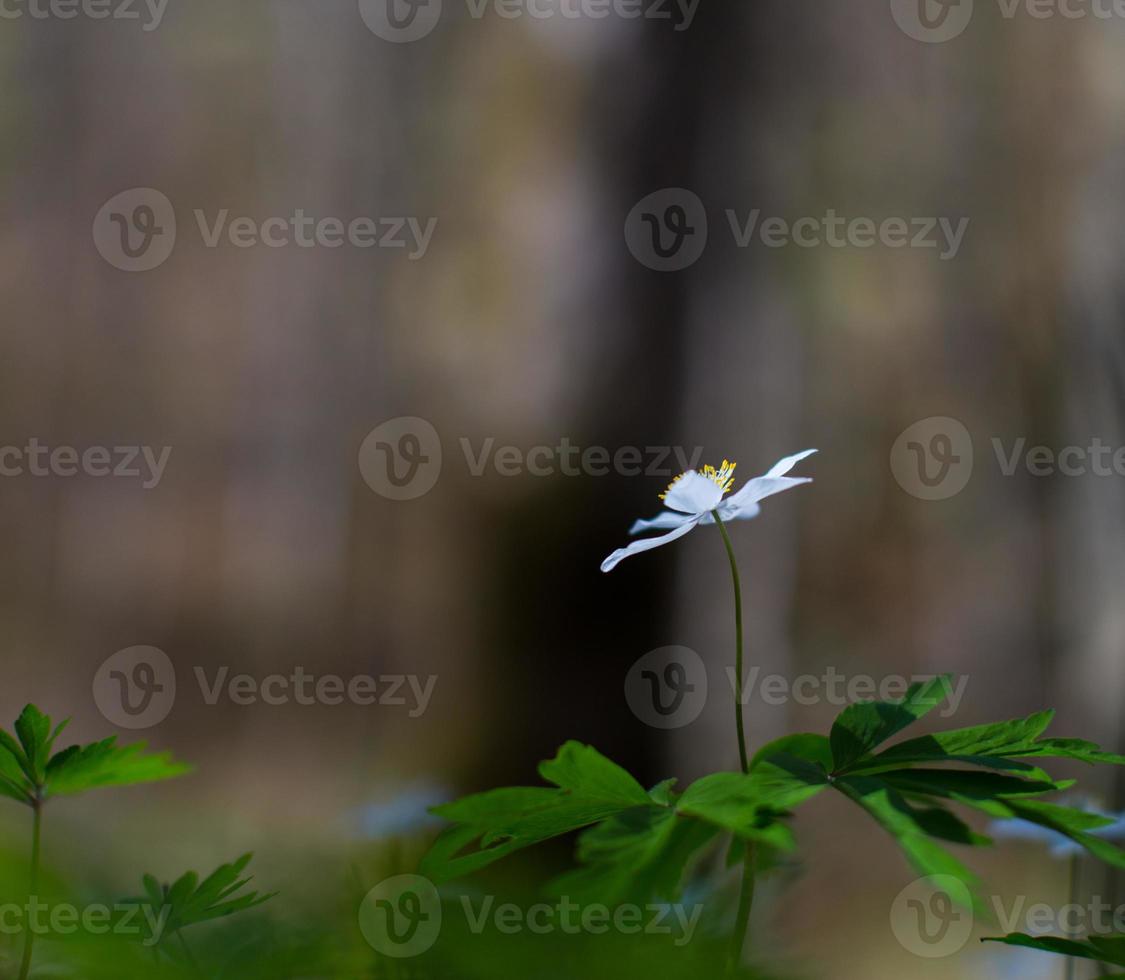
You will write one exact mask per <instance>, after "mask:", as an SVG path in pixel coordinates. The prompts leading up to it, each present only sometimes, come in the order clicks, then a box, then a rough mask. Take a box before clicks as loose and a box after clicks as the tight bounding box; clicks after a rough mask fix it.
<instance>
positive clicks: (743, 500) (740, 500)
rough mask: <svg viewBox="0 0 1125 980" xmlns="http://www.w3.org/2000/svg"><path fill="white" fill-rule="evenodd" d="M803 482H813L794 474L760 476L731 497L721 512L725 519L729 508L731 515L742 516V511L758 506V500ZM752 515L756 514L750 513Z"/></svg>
mask: <svg viewBox="0 0 1125 980" xmlns="http://www.w3.org/2000/svg"><path fill="white" fill-rule="evenodd" d="M803 483H812V480H810V479H809V478H808V477H799V478H798V477H793V476H759V477H755V478H754V479H753V480H750V481H749V482H748V483H747V484H746V486H744V487H743V488H742V489H741V490H739V491H738V493H736V494H735V495H734V496H733V497H731V498H729V499H728V500H727V501H726V503H725V504H724V505H723V508H724V509H723V510H720V511H719V513H720V514H722V516H723V518H724V519H725V518H726V516H727V513H726V511H727V510H728V509H729V512H730V516H731V517H736V518H737V517H741V516H742V512H743V511H745V510H747V509H748V508H751V507H756V506H757V504H758V501H760V500H765V499H766V497H772V496H773V495H774V494H775V493H781V492H783V491H785V490H792V489H793V488H794V487H799V486H801V484H803ZM749 516H750V517H753V516H755V515H754V514H750V515H749Z"/></svg>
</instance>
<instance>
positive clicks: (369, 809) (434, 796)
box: [349, 781, 453, 840]
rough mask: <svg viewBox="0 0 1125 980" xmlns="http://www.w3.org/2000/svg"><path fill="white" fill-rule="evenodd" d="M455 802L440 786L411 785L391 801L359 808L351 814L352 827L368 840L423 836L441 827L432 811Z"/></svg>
mask: <svg viewBox="0 0 1125 980" xmlns="http://www.w3.org/2000/svg"><path fill="white" fill-rule="evenodd" d="M452 798H453V797H452V794H451V793H450V792H449V790H448V789H447V788H446V787H444V786H441V785H438V784H437V783H429V782H424V781H423V782H417V783H412V784H410V785H409V786H406V787H405V788H404V789H402V790H401V791H400V792H399V793H397V794H396V795H395V796H393V797H391V799H389V800H385V801H383V802H379V803H368V804H366V805H365V806H361V807H356V808H355V809H354V810H352V811H351V813H350V814H349V823H350V824H351V826H352V829H353V831H354V833H355V834H356V836H358V837H361V838H364V839H366V840H389V839H392V838H395V837H407V836H410V835H412V834H421V833H425V832H426V831H430V830H435V829H437V828H439V827H441V826H442V821H441V820H440V819H439V818H437V817H435V816H434V815H433V814H431V813H429V809H430V807H432V806H437V805H438V804H440V803H448V802H449V801H450V800H451V799H452Z"/></svg>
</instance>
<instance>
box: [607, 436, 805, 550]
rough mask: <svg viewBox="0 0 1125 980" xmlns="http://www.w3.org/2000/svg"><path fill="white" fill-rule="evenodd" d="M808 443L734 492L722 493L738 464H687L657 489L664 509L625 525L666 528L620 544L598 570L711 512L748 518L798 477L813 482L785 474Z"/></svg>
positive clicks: (672, 536) (708, 518) (707, 518)
mask: <svg viewBox="0 0 1125 980" xmlns="http://www.w3.org/2000/svg"><path fill="white" fill-rule="evenodd" d="M815 452H816V450H815V449H808V450H806V451H805V452H803V453H798V454H797V455H796V456H786V457H785V459H783V460H781V461H780V462H779V463H778V464H777V465H776V466H774V467H773V469H771V470H770V471H769V472H768V473H767V474H766V475H765V476H759V477H755V478H754V479H753V480H750V481H749V482H748V483H746V485H745V486H743V487H742V489H741V490H739V491H738V492H737V493H735V494H733V495H731V496H730V497H728V496H727V494H728V493H730V491H731V489H732V488H733V487H734V469H735V466H736V465H737V464H735V463H731V462H729V461H727V460H723V465H722V466H720V467H719V468H718V469H715V467H713V466H705V467H704V468H703V470H702V471H698V470H688V472H687V473H684V474H682V475H681V476H678V477H676V479H675V480H673V481H672V483H671V485H670V486H669V487H668V492H667V493H664V494H661V497H660V499H661V500H663V501H664V507H665V509H664V510H663V511H662V512H661V513H660V514H658V515H657V516H656V517H654V518H652V519H651V520H647V521H637V522H636V523H635V524H634V525H633V526H632V528H630V529H629V533H630V534H640V533H642V532H644V531H663V530H667V531H669V532H670V533H668V534H664V535H661V536H660V537H655V538H641V539H640V540H639V541H634V542H633V543H632V544H630V545H628V546H627V547H625V548H619V549H618V550H617V551H615V552H614V553H613V554H612V555H610V556H609V557H608V558H607V559H606V560H605V561H604V562H602V571H603V572H612V571H613V570H614V569H615V568H616V567H617V566H618V565H619V564H621V562H622V561H624V560H625V559H626V558H628V557H630V556H631V555H639V554H640V553H641V552H642V551H651V550H652V549H653V548H659V547H660V546H661V545H665V544H671V543H672V542H673V541H675V540H676V539H677V538H682V537H683V536H684V535H685V534H687V533H688V532H689V531H694V530H695V528H696V527H698V526H699V525H700V524H714V523H715V520H716V518H718V520H720V521H722V522H724V523H725V522H726V521H748V520H750V519H751V518H754V517H757V516H758V514H759V513H761V510H762V508H761V507H760V506H759V501H761V500H764V499H765V498H766V497H772V496H773V495H774V494H775V493H781V492H782V491H783V490H792V489H793V487H799V486H800V485H801V484H802V483H812V480H810V479H808V478H807V477H791V476H786V475H785V474H786V473H788V472H789V471H790V470H791V469H793V467H794V466H796V465H797V464H798V463H799V462H801V460H803V459H806V458H807V457H809V456H811V455H812V454H813V453H815Z"/></svg>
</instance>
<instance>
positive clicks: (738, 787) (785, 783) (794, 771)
mask: <svg viewBox="0 0 1125 980" xmlns="http://www.w3.org/2000/svg"><path fill="white" fill-rule="evenodd" d="M827 786H828V777H827V775H826V773H825V772H824V770H823V769H822V768H821V767H820V766H819V765H817V764H815V763H811V762H808V761H806V760H804V759H799V758H797V757H796V756H788V755H785V754H783V753H776V754H774V755H772V756H771V757H770V758H769V759H768V760H761V759H759V760H756V765H755V767H754V769H753V770H752V771H751V772H750V774H749V775H744V774H742V773H735V772H720V773H715V774H713V775H711V776H704V777H703V778H702V779H700V780H699V781H697V782H695V783H693V784H692V785H691V786H690V787H689V788H688V790H687V792H685V793H684V795H683V796H682V797H680V799H679V801H678V802H677V804H676V810H677V812H679V813H681V814H684V815H686V816H691V817H697V818H699V819H701V820H706V821H708V822H709V823H713V824H715V825H716V826H718V827H722V828H723V829H724V830H729V831H730V832H731V833H734V834H736V835H738V836H739V837H742V838H745V839H747V840H754V841H761V842H762V843H765V844H769V845H770V846H771V847H776V848H778V849H779V850H792V849H793V846H794V843H793V837H792V834H791V832H790V830H789V828H788V827H786V826H785V825H784V824H782V823H780V822H779V818H780V817H782V816H785V815H786V814H787V813H788V811H789V810H790V809H791V808H792V807H795V806H799V805H800V804H801V803H804V802H805V801H806V800H809V799H811V798H812V797H813V796H816V794H817V793H819V792H821V790H823V789H824V788H825V787H827Z"/></svg>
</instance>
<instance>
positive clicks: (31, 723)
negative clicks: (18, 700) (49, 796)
mask: <svg viewBox="0 0 1125 980" xmlns="http://www.w3.org/2000/svg"><path fill="white" fill-rule="evenodd" d="M15 727H16V736H17V737H18V738H19V740H20V745H21V746H22V747H23V751H24V755H25V756H26V757H27V761H28V763H29V764H30V766H31V773H32V778H34V779H35V780H37V781H42V779H43V772H44V769H45V767H46V765H47V756H48V753H49V752H50V746H49V745H48V741H49V739H50V737H51V719H50V718H48V717H47V715H45V714H43V712H42V711H40V710H39V709H38V708H37V707H36V706H35V705H33V704H29V705H27V706H26V707H25V708H24V709H23V711H22V712H20V716H19V717H18V718H17V719H16V726H15Z"/></svg>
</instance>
